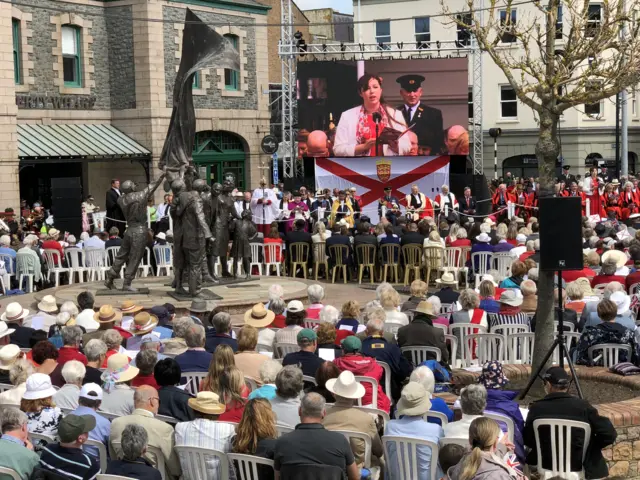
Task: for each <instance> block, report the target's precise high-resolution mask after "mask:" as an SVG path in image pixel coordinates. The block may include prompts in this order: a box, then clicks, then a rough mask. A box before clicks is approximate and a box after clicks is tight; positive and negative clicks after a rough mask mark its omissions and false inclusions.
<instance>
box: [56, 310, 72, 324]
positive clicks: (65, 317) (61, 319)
mask: <svg viewBox="0 0 640 480" xmlns="http://www.w3.org/2000/svg"><path fill="white" fill-rule="evenodd" d="M69 320H71V315H70V314H69V312H60V313H58V314H57V315H56V324H57V325H61V326H63V327H64V326H65V325H66V324H67V322H68V321H69Z"/></svg>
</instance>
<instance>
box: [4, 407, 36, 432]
mask: <svg viewBox="0 0 640 480" xmlns="http://www.w3.org/2000/svg"><path fill="white" fill-rule="evenodd" d="M0 419H1V420H0V422H2V423H1V425H2V427H0V428H1V429H2V433H3V434H4V433H7V432H13V431H14V430H19V429H21V428H22V427H23V426H24V425H25V424H26V423H27V422H28V421H29V419H28V418H27V414H26V413H24V412H23V411H22V410H20V409H18V408H16V407H6V406H5V407H4V408H3V409H2V415H0Z"/></svg>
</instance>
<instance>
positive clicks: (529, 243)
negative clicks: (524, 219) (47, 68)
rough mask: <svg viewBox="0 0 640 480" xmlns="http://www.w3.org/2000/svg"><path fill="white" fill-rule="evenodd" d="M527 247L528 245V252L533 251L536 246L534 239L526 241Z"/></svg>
mask: <svg viewBox="0 0 640 480" xmlns="http://www.w3.org/2000/svg"><path fill="white" fill-rule="evenodd" d="M525 245H526V247H527V252H533V250H534V248H535V246H534V244H533V240H527V243H525Z"/></svg>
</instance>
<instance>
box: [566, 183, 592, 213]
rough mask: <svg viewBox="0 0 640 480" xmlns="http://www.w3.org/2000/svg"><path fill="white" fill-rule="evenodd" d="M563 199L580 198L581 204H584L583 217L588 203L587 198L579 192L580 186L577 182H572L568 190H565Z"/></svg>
mask: <svg viewBox="0 0 640 480" xmlns="http://www.w3.org/2000/svg"><path fill="white" fill-rule="evenodd" d="M562 196H563V197H578V198H579V199H580V203H581V204H582V215H584V214H585V206H586V204H587V203H586V202H587V196H586V195H585V194H584V193H582V192H579V191H578V184H577V183H576V182H571V185H570V186H569V189H568V190H565V191H564V192H563V194H562Z"/></svg>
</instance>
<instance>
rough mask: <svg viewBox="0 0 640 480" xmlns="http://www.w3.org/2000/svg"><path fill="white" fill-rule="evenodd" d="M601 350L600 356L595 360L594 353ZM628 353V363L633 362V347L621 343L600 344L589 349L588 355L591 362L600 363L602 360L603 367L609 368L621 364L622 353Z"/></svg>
mask: <svg viewBox="0 0 640 480" xmlns="http://www.w3.org/2000/svg"><path fill="white" fill-rule="evenodd" d="M597 350H601V351H602V352H601V353H600V355H598V356H597V357H595V358H594V355H593V352H595V351H597ZM623 351H624V352H627V362H630V361H631V346H630V345H622V344H619V343H600V344H598V345H594V346H592V347H589V349H588V350H587V355H588V357H589V361H590V362H599V361H600V360H602V366H603V367H606V368H609V367H613V366H614V365H615V364H617V363H619V358H620V352H623Z"/></svg>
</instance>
